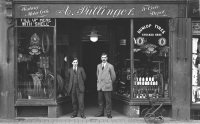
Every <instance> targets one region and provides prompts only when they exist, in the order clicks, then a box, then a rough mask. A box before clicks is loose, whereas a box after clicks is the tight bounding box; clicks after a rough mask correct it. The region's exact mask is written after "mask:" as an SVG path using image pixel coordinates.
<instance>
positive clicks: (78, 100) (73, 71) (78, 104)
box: [67, 58, 86, 118]
mask: <svg viewBox="0 0 200 124" xmlns="http://www.w3.org/2000/svg"><path fill="white" fill-rule="evenodd" d="M72 65H73V67H71V68H70V69H69V70H68V77H69V78H68V79H69V84H68V89H67V91H68V94H70V95H71V98H72V107H73V113H72V115H71V117H72V118H74V117H77V114H78V111H79V112H80V116H81V118H86V116H85V113H84V92H85V86H84V81H85V79H86V74H85V71H84V69H83V68H82V67H79V66H78V59H77V58H74V59H73V62H72Z"/></svg>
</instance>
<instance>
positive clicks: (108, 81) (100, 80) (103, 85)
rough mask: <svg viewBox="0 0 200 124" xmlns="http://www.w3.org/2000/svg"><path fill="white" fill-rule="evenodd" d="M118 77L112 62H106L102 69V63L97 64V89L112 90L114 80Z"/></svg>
mask: <svg viewBox="0 0 200 124" xmlns="http://www.w3.org/2000/svg"><path fill="white" fill-rule="evenodd" d="M115 79H116V74H115V70H114V67H113V65H112V64H110V63H108V62H107V63H106V66H105V67H104V69H103V70H102V63H100V64H98V65H97V90H98V91H99V90H102V91H112V90H113V85H112V84H113V82H114V81H115Z"/></svg>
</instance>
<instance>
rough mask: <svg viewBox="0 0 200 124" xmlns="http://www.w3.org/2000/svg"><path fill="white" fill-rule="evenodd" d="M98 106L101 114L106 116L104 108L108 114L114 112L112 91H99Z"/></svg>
mask: <svg viewBox="0 0 200 124" xmlns="http://www.w3.org/2000/svg"><path fill="white" fill-rule="evenodd" d="M98 104H99V113H102V114H104V106H105V107H106V113H107V114H111V110H112V100H111V91H98Z"/></svg>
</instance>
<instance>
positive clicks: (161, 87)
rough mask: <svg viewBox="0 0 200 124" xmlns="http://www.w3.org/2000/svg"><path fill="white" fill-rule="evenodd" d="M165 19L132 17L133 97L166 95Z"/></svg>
mask: <svg viewBox="0 0 200 124" xmlns="http://www.w3.org/2000/svg"><path fill="white" fill-rule="evenodd" d="M168 35H169V32H168V19H136V20H134V37H135V38H134V57H133V58H134V85H133V98H138V99H144V98H148V97H155V98H167V97H169V44H170V43H169V39H168V37H169V36H168Z"/></svg>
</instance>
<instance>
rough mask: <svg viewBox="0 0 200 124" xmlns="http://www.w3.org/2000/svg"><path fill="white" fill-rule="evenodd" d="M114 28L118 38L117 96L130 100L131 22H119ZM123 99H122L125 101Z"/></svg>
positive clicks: (115, 60)
mask: <svg viewBox="0 0 200 124" xmlns="http://www.w3.org/2000/svg"><path fill="white" fill-rule="evenodd" d="M115 24H116V25H115V26H114V27H113V29H114V31H113V32H115V38H116V43H115V44H116V48H115V53H114V56H115V58H114V63H115V64H114V67H115V71H116V75H117V79H116V83H115V94H116V95H118V98H120V97H123V98H126V99H130V96H131V66H130V64H131V63H130V62H131V60H130V47H131V46H130V20H125V19H124V20H119V21H118V23H115ZM123 98H121V99H123Z"/></svg>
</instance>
